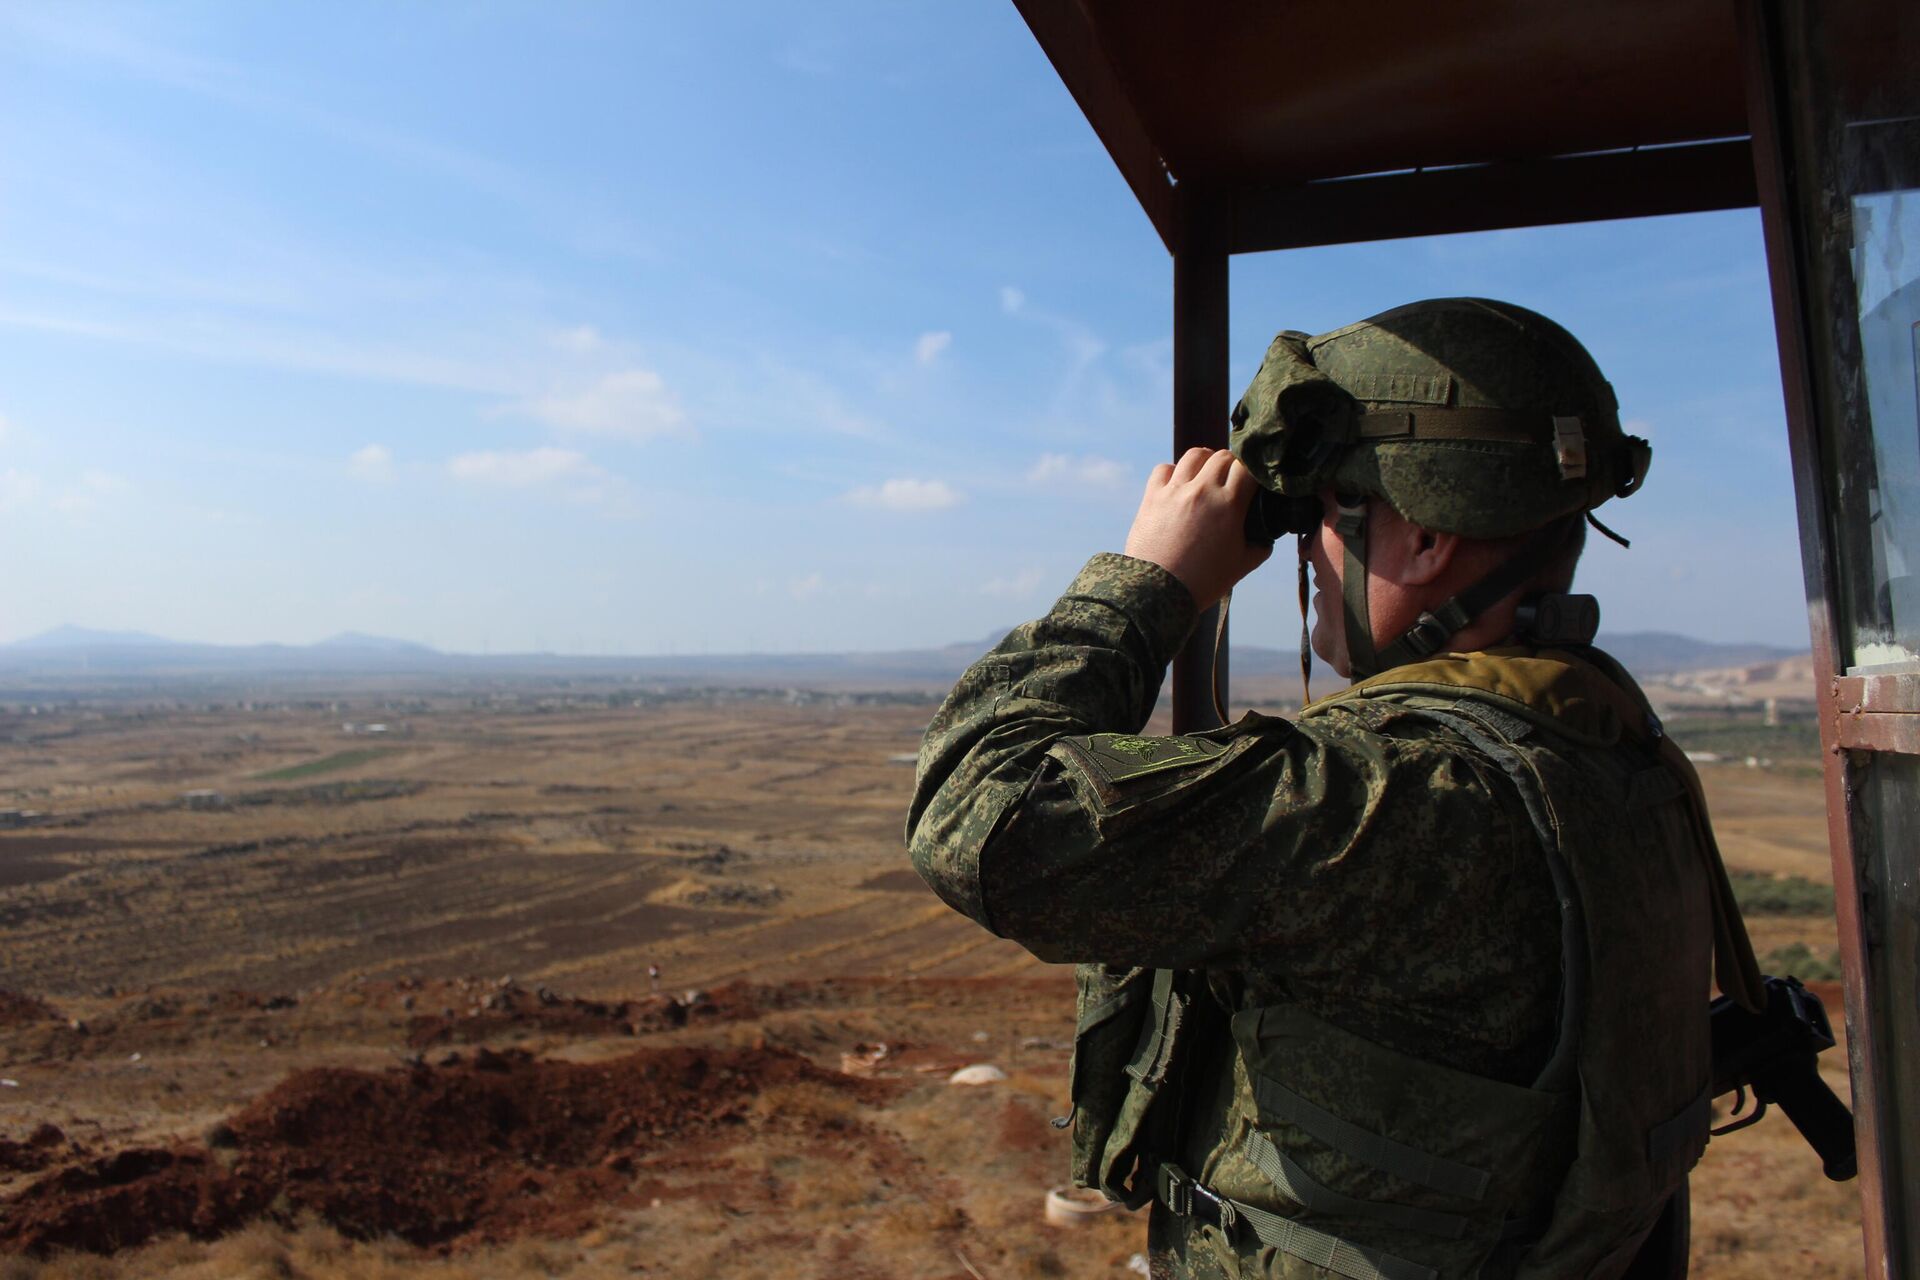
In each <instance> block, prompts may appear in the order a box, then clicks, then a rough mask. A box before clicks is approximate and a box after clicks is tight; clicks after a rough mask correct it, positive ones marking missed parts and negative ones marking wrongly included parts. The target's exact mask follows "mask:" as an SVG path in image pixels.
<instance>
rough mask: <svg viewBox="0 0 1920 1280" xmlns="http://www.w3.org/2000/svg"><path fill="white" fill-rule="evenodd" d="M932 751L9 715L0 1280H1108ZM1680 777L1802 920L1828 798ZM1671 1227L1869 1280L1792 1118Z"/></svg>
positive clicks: (1043, 1045) (614, 721)
mask: <svg viewBox="0 0 1920 1280" xmlns="http://www.w3.org/2000/svg"><path fill="white" fill-rule="evenodd" d="M793 701H798V700H793ZM930 710H931V707H930V706H928V705H924V704H922V705H913V704H906V705H900V704H884V703H882V704H876V705H857V704H854V703H852V702H850V701H849V702H847V703H846V704H844V705H834V704H833V703H832V702H830V701H829V702H827V703H824V704H823V703H821V702H819V701H817V700H815V701H811V702H807V703H806V704H805V705H790V700H787V699H782V698H778V697H774V696H757V697H736V696H716V697H710V698H704V699H691V698H680V699H667V700H664V701H659V702H656V703H642V704H640V705H629V704H628V703H627V702H625V701H622V700H614V699H608V700H605V701H604V702H603V703H600V704H596V703H595V702H594V701H593V700H592V699H587V698H559V697H546V698H540V699H532V698H527V697H521V696H516V695H506V694H500V695H489V696H477V695H474V694H472V693H471V692H467V693H463V694H462V695H461V696H459V697H453V696H443V695H435V694H432V693H431V692H424V693H419V694H417V695H410V696H409V697H408V698H406V699H405V700H404V701H401V702H396V701H394V700H393V699H392V698H391V697H389V699H388V702H387V704H386V705H385V706H373V707H368V706H354V705H351V704H347V705H342V704H341V703H340V702H339V701H338V700H337V699H336V700H331V701H322V700H315V699H305V700H302V701H299V702H286V701H279V702H276V701H272V700H270V699H266V700H260V701H253V700H251V699H249V700H248V701H247V702H246V703H242V702H240V701H239V700H234V701H230V702H229V703H228V704H227V705H225V706H224V707H221V708H219V709H209V708H207V707H205V706H202V707H198V708H195V707H191V706H184V707H172V708H147V709H144V710H140V709H136V707H135V705H134V704H129V703H125V702H121V703H113V704H101V705H92V704H87V703H81V704H78V705H71V706H66V707H54V708H51V709H49V710H46V711H44V712H43V713H41V714H36V715H32V716H28V715H20V716H8V717H5V718H4V720H3V721H0V763H3V764H4V768H3V769H0V779H3V780H4V781H5V782H6V784H7V785H6V786H5V787H4V788H0V808H5V809H18V810H30V811H34V812H33V813H31V814H27V815H21V816H13V815H5V816H0V821H6V822H15V823H19V824H21V825H17V826H12V827H7V828H5V829H0V987H4V988H5V989H6V991H7V993H8V994H5V995H0V1197H4V1198H0V1280H15V1278H16V1277H28V1276H41V1275H44V1276H47V1277H62V1276H65V1277H134V1276H141V1277H145V1276H168V1277H179V1278H182V1280H184V1278H186V1277H200V1276H225V1275H260V1276H281V1277H287V1276H314V1277H331V1276H340V1277H348V1276H365V1277H464V1276H515V1275H528V1276H534V1275H568V1276H581V1277H588V1276H601V1275H609V1276H612V1275H620V1276H624V1275H633V1274H655V1275H727V1274H748V1273H759V1272H762V1271H765V1270H768V1269H769V1268H771V1267H775V1266H777V1268H778V1270H780V1271H782V1272H785V1273H789V1274H793V1275H801V1276H806V1275H821V1276H828V1275H831V1276H835V1277H842V1276H895V1275H902V1276H904V1275H919V1276H951V1277H956V1278H964V1277H968V1276H970V1275H981V1276H987V1277H993V1278H994V1280H999V1278H1000V1277H1010V1276H1029V1275H1031V1276H1089V1277H1090V1276H1126V1275H1129V1274H1131V1273H1130V1272H1128V1271H1127V1270H1126V1267H1127V1263H1128V1261H1129V1259H1130V1258H1131V1257H1132V1255H1133V1254H1134V1253H1135V1252H1136V1251H1138V1250H1139V1249H1140V1248H1141V1247H1142V1244H1143V1240H1142V1234H1143V1224H1142V1223H1141V1222H1139V1221H1138V1220H1135V1219H1132V1218H1130V1217H1129V1216H1128V1215H1126V1214H1124V1213H1111V1214H1108V1215H1105V1216H1103V1217H1101V1218H1099V1219H1097V1220H1095V1221H1094V1222H1093V1223H1092V1224H1091V1225H1088V1226H1084V1227H1081V1228H1078V1229H1061V1228H1055V1227H1048V1226H1046V1225H1044V1224H1043V1223H1042V1221H1041V1202H1042V1197H1043V1195H1044V1193H1045V1191H1046V1189H1047V1187H1048V1185H1049V1184H1051V1183H1055V1182H1058V1181H1059V1180H1060V1178H1061V1176H1062V1173H1063V1169H1064V1162H1065V1151H1064V1140H1063V1139H1062V1138H1061V1137H1060V1136H1059V1135H1058V1134H1057V1133H1056V1132H1055V1131H1054V1130H1052V1129H1051V1128H1050V1127H1049V1126H1048V1125H1047V1123H1046V1120H1047V1117H1049V1116H1054V1115H1059V1114H1060V1113H1062V1112H1063V1111H1065V1109H1066V1105H1065V1093H1066V1065H1067V1058H1068V1047H1069V1041H1070V1039H1071V1034H1072V984H1071V977H1070V974H1068V973H1066V972H1063V971H1061V970H1058V969H1056V968H1054V967H1051V966H1045V965H1041V964H1039V963H1038V962H1036V961H1034V960H1033V959H1032V958H1031V957H1029V956H1027V955H1026V954H1025V953H1024V952H1022V951H1020V950H1019V949H1017V948H1015V947H1012V946H1010V945H1009V944H1006V943H1002V942H1000V941H998V940H996V939H993V938H991V937H989V936H987V935H985V934H984V933H982V932H981V931H980V930H978V929H977V928H976V927H974V926H973V925H972V924H971V923H970V922H968V921H965V920H963V919H961V918H959V917H956V916H954V915H953V914H952V913H950V912H948V911H947V910H946V908H945V907H944V906H942V905H941V904H940V903H939V902H938V901H937V900H935V899H934V898H933V897H932V896H931V895H930V894H929V893H928V892H927V891H926V890H925V889H924V888H923V887H922V886H921V885H920V883H919V881H918V880H917V878H915V877H914V876H913V875H912V874H911V873H910V872H908V871H907V870H906V869H905V867H904V861H903V855H902V853H901V850H900V826H901V822H902V815H903V812H904V807H905V803H906V798H907V794H908V790H909V787H910V784H911V775H912V770H911V768H910V766H909V765H908V764H906V763H902V762H901V757H904V756H907V755H908V754H909V753H911V752H912V751H913V750H914V748H915V746H916V745H917V742H918V737H919V733H920V730H921V727H922V726H923V725H924V723H925V720H926V717H927V715H928V714H929V713H930ZM369 719H380V720H381V721H382V722H383V723H389V724H390V726H391V727H390V729H389V732H388V733H387V734H385V735H381V736H380V737H379V738H378V739H377V740H374V739H367V738H363V737H360V736H357V735H356V736H354V737H347V736H345V735H343V733H342V728H341V726H342V723H343V722H345V721H353V722H364V721H366V720H369ZM1705 776H1706V778H1707V783H1708V787H1709V791H1710V795H1711V799H1712V801H1713V804H1714V809H1715V815H1716V819H1717V822H1718V826H1719V829H1720V832H1721V835H1722V840H1723V843H1724V846H1725V849H1726V852H1727V856H1728V859H1729V861H1730V863H1732V864H1734V865H1735V866H1736V867H1737V868H1742V869H1747V870H1752V871H1756V872H1762V873H1766V874H1769V875H1797V876H1802V877H1806V878H1809V879H1814V880H1820V881H1824V880H1826V879H1827V876H1828V871H1827V865H1826V849H1825V827H1824V818H1823V817H1822V814H1821V807H1820V806H1821V797H1820V788H1819V782H1818V779H1817V777H1815V776H1813V775H1811V774H1809V773H1807V772H1806V771H1805V770H1804V769H1801V770H1793V769H1780V770H1767V769H1747V768H1736V767H1728V766H1710V767H1708V768H1707V769H1706V771H1705ZM1753 925H1754V934H1755V942H1756V945H1757V947H1758V949H1759V950H1760V951H1761V952H1763V953H1765V952H1767V951H1769V950H1772V949H1774V948H1777V947H1780V946H1784V945H1787V944H1789V943H1792V942H1802V943H1804V944H1805V945H1806V946H1807V947H1808V948H1809V949H1810V950H1811V951H1813V952H1815V953H1816V954H1818V955H1826V954H1827V953H1828V952H1830V951H1831V949H1832V947H1833V946H1834V938H1833V925H1832V921H1831V919H1830V918H1826V917H1821V916H1813V917H1809V916H1781V917H1774V918H1763V919H1756V920H1755V921H1754V922H1753ZM649 965H657V966H658V967H659V968H660V970H661V978H660V981H659V983H658V984H657V987H656V984H654V983H652V982H650V980H649V978H648V966H649ZM1827 994H1828V996H1829V1007H1830V1008H1831V1009H1832V1011H1833V1012H1834V1014H1835V1017H1836V1019H1837V1018H1838V1011H1839V1002H1838V996H1837V992H1836V991H1833V990H1832V989H1831V988H1828V989H1827ZM880 1046H884V1047H885V1048H884V1052H880V1051H878V1050H879V1047H880ZM1825 1062H1826V1065H1825V1071H1826V1074H1827V1076H1828V1078H1829V1079H1830V1080H1831V1081H1832V1082H1833V1083H1834V1085H1835V1087H1836V1089H1838V1090H1839V1091H1840V1092H1841V1093H1842V1096H1843V1097H1844V1096H1845V1075H1844V1069H1843V1066H1842V1063H1843V1059H1842V1058H1841V1056H1840V1055H1838V1054H1828V1055H1826V1060H1825ZM974 1063H990V1064H992V1065H994V1066H996V1067H998V1068H1000V1069H1001V1070H1002V1071H1003V1072H1004V1073H1005V1078H1004V1079H1002V1080H1000V1081H997V1082H994V1083H990V1084H986V1085H982V1086H978V1087H964V1086H955V1085H950V1084H948V1083H946V1080H947V1077H948V1075H950V1074H951V1072H952V1071H953V1070H954V1069H955V1068H957V1067H960V1066H964V1065H968V1064H974ZM848 1067H850V1068H852V1070H851V1071H848V1070H843V1068H848ZM1694 1202H1695V1213H1694V1241H1695V1253H1696V1265H1695V1274H1697V1275H1702V1276H1725V1277H1736V1276H1748V1275H1752V1276H1759V1275H1762V1274H1765V1275H1769V1276H1771V1275H1776V1274H1781V1273H1789V1274H1795V1275H1806V1276H1828V1275H1832V1276H1841V1275H1854V1274H1857V1273H1858V1271H1859V1268H1860V1258H1859V1237H1858V1207H1857V1194H1856V1190H1855V1188H1854V1187H1853V1186H1852V1185H1851V1184H1849V1185H1845V1186H1834V1185H1831V1184H1828V1183H1826V1182H1824V1181H1823V1180H1822V1179H1821V1178H1820V1175H1819V1170H1818V1164H1817V1161H1816V1160H1815V1158H1814V1157H1813V1156H1812V1154H1811V1153H1810V1152H1809V1151H1808V1150H1807V1149H1806V1148H1805V1147H1804V1145H1803V1144H1801V1142H1800V1140H1799V1138H1798V1137H1797V1135H1795V1134H1794V1133H1793V1131H1792V1130H1791V1128H1790V1127H1789V1126H1788V1125H1787V1123H1786V1122H1785V1121H1784V1119H1781V1118H1779V1117H1777V1116H1776V1117H1770V1118H1769V1119H1768V1120H1767V1121H1766V1122H1764V1123H1763V1124H1761V1125H1760V1126H1759V1127H1758V1128H1756V1129H1754V1130H1751V1131H1748V1132H1745V1133H1741V1134H1739V1135H1736V1136H1731V1137H1728V1138H1726V1139H1724V1140H1721V1141H1718V1142H1716V1143H1715V1144H1714V1145H1713V1146H1712V1148H1711V1149H1710V1150H1709V1153H1708V1155H1707V1157H1706V1159H1705V1161H1704V1162H1703V1164H1702V1165H1701V1167H1700V1169H1699V1170H1698V1171H1697V1172H1696V1174H1695V1176H1694ZM102 1250H106V1251H107V1252H105V1253H102V1252H99V1251H102Z"/></svg>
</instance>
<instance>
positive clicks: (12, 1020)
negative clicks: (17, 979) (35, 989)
mask: <svg viewBox="0 0 1920 1280" xmlns="http://www.w3.org/2000/svg"><path fill="white" fill-rule="evenodd" d="M59 1016H60V1011H59V1010H58V1009H55V1008H54V1007H53V1006H52V1005H50V1004H48V1003H47V1002H46V1001H44V1000H37V999H35V998H34V997H32V996H29V995H23V994H22V993H20V992H18V991H9V990H7V989H6V988H5V987H0V1027H18V1026H24V1025H25V1024H27V1023H29V1022H46V1021H50V1020H53V1019H57V1018H59Z"/></svg>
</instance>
